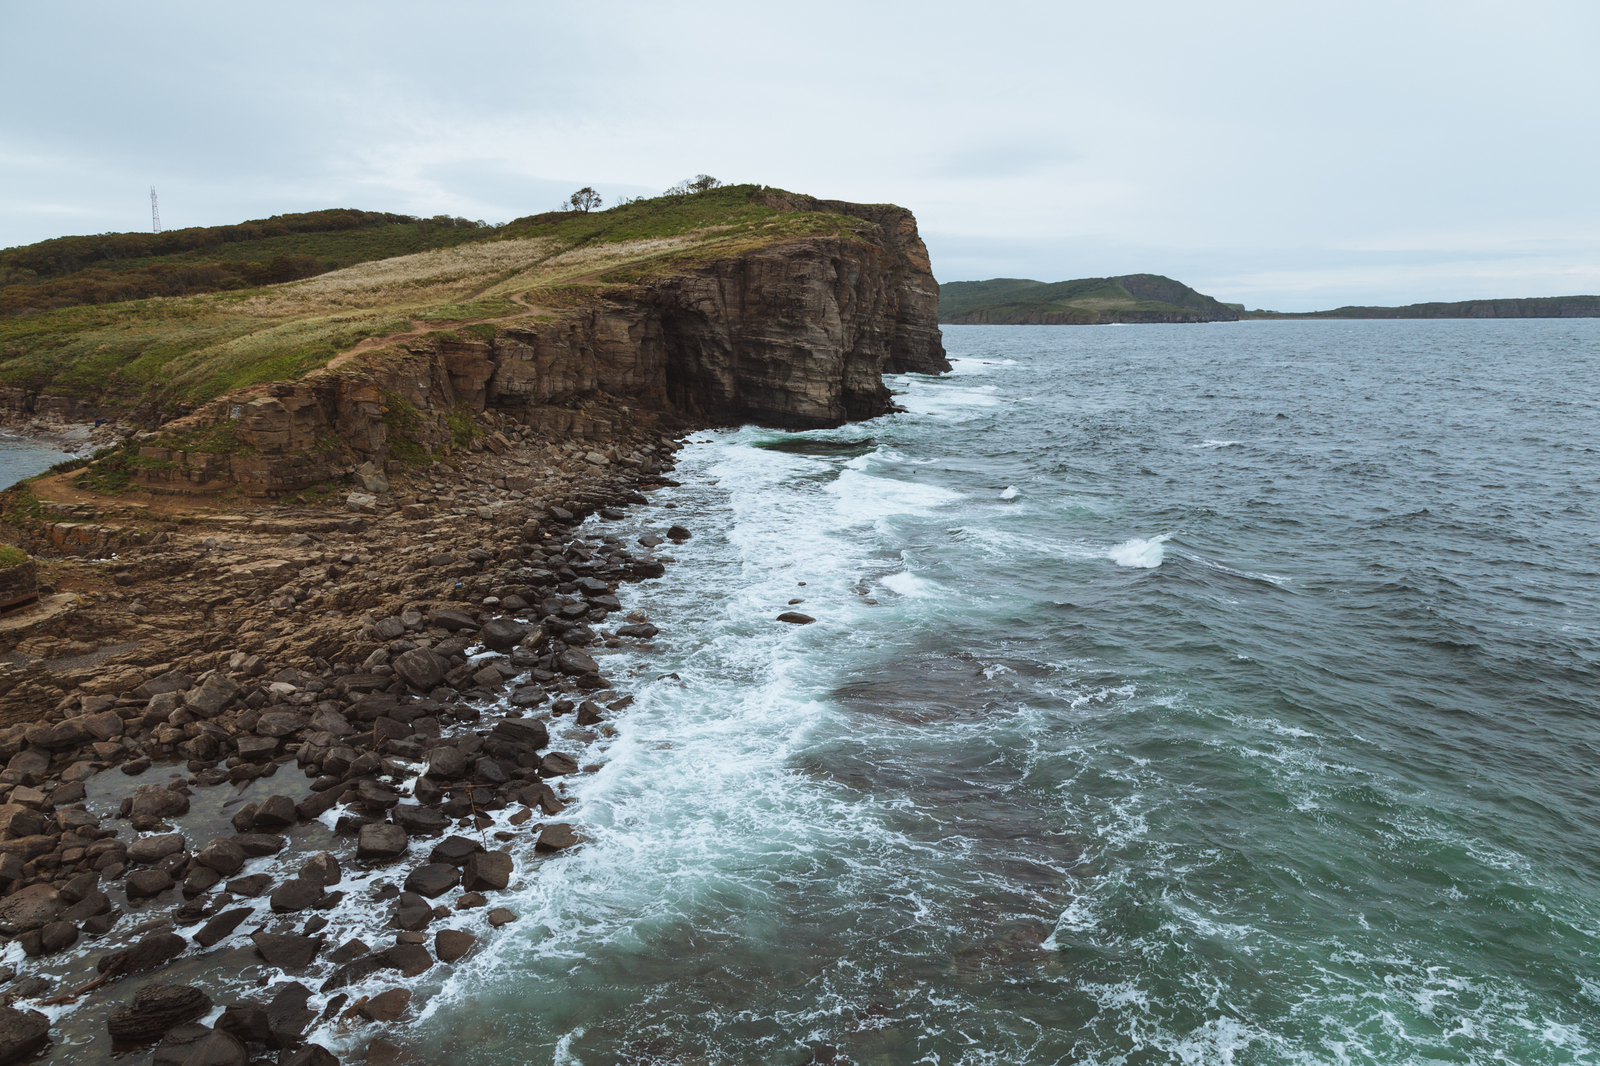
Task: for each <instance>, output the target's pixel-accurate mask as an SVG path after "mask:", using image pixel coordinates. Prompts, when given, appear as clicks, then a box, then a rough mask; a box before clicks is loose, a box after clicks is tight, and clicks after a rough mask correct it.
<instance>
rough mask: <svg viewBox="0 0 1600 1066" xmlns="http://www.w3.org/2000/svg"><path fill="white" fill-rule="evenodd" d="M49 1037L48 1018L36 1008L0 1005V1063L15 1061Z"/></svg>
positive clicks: (37, 1047)
mask: <svg viewBox="0 0 1600 1066" xmlns="http://www.w3.org/2000/svg"><path fill="white" fill-rule="evenodd" d="M49 1039H50V1019H49V1018H47V1017H45V1016H44V1015H43V1014H41V1013H40V1012H39V1011H36V1010H18V1009H17V1008H15V1007H10V1006H7V1007H0V1063H6V1062H16V1061H18V1060H20V1059H23V1058H26V1057H27V1056H29V1055H31V1054H33V1053H34V1052H35V1051H38V1050H39V1049H40V1048H42V1047H44V1045H45V1044H46V1043H47V1042H48V1041H49Z"/></svg>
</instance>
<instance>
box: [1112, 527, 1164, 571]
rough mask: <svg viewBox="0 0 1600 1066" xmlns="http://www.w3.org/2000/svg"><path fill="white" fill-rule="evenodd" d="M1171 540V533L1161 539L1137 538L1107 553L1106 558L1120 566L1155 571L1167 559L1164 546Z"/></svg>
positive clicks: (1161, 536) (1160, 537) (1124, 542)
mask: <svg viewBox="0 0 1600 1066" xmlns="http://www.w3.org/2000/svg"><path fill="white" fill-rule="evenodd" d="M1171 539H1172V534H1171V533H1163V534H1161V535H1160V536H1159V537H1151V538H1149V539H1148V540H1141V539H1139V538H1137V537H1135V538H1134V539H1133V540H1125V541H1123V542H1122V543H1121V544H1118V545H1117V546H1116V547H1115V548H1112V549H1110V550H1109V551H1107V552H1106V558H1108V559H1110V560H1111V561H1112V562H1114V563H1116V564H1117V565H1118V566H1132V567H1138V568H1140V569H1144V570H1153V569H1155V568H1156V567H1158V566H1160V565H1161V561H1162V560H1163V559H1164V558H1166V554H1167V553H1166V549H1165V548H1163V547H1162V545H1163V544H1165V543H1166V542H1167V541H1168V540H1171Z"/></svg>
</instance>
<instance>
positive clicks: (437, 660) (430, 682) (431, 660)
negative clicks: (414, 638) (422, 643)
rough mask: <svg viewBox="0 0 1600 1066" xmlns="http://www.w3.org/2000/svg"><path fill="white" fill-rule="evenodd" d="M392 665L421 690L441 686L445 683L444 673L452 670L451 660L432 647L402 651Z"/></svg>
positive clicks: (409, 682)
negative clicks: (442, 656) (441, 655)
mask: <svg viewBox="0 0 1600 1066" xmlns="http://www.w3.org/2000/svg"><path fill="white" fill-rule="evenodd" d="M391 665H392V666H393V667H394V672H395V673H396V674H397V675H399V676H400V678H401V679H402V680H404V681H405V683H406V684H408V685H410V686H411V687H412V688H414V689H416V690H417V691H419V692H431V691H432V690H433V689H435V688H437V687H439V685H441V684H443V683H444V675H445V674H447V673H449V672H450V663H449V660H447V659H444V658H441V657H440V656H439V655H438V654H437V653H435V652H434V651H433V650H432V649H431V648H412V649H411V650H410V651H407V652H402V653H400V655H399V656H398V657H396V658H395V660H394V662H393V663H392V664H391Z"/></svg>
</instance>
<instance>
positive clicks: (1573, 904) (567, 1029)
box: [404, 321, 1600, 1066]
mask: <svg viewBox="0 0 1600 1066" xmlns="http://www.w3.org/2000/svg"><path fill="white" fill-rule="evenodd" d="M946 343H947V345H948V347H949V349H950V351H951V354H952V356H953V357H954V362H955V363H956V367H957V369H956V371H955V373H953V374H951V375H947V376H944V377H940V378H932V377H921V376H905V377H900V378H896V379H893V380H892V386H893V388H894V389H895V390H896V391H897V392H898V393H899V401H900V402H901V403H902V404H903V405H904V406H905V407H906V408H907V411H906V413H904V414H899V415H894V416H889V417H886V418H882V419H878V420H875V421H873V422H869V423H862V424H857V425H851V426H846V427H844V428H842V429H838V430H830V431H819V432H809V433H783V432H777V431H771V430H762V429H756V428H748V427H747V428H744V429H739V430H730V431H721V432H708V433H700V434H696V435H695V436H693V437H692V438H691V440H692V441H693V443H691V444H690V445H689V446H688V447H686V448H685V449H684V452H683V453H682V459H683V461H682V464H681V466H680V468H679V472H678V474H677V475H676V476H677V477H678V478H680V479H681V481H682V482H683V484H682V486H681V487H679V488H676V489H670V490H664V491H663V492H661V493H660V494H659V495H658V496H657V497H656V498H657V499H658V500H661V501H670V502H673V503H675V504H676V508H675V509H674V510H672V511H663V510H659V509H650V510H649V511H648V512H647V513H646V515H645V518H644V519H643V520H635V521H633V524H631V525H629V526H626V527H625V528H626V529H627V532H628V533H629V534H630V536H631V535H636V534H637V533H638V532H640V531H642V530H643V529H645V528H659V526H660V525H662V524H665V522H666V521H669V520H671V521H681V522H682V523H684V524H685V525H687V526H689V527H690V528H691V529H692V530H693V532H694V538H693V539H692V540H690V541H689V542H687V543H686V544H684V545H682V546H681V547H675V548H673V549H672V552H673V554H674V555H675V556H676V557H677V558H678V559H679V560H680V565H677V566H674V567H670V568H669V570H668V574H667V576H666V577H665V578H664V579H662V580H659V581H655V582H650V583H646V584H642V585H638V586H629V587H628V588H627V589H626V590H625V592H624V596H625V597H626V599H627V604H626V605H627V606H628V607H630V608H640V609H643V610H645V611H647V612H648V613H649V614H650V615H651V617H652V618H653V619H654V620H655V621H656V622H657V623H658V624H660V625H661V626H662V628H663V633H662V635H661V637H660V638H659V639H658V641H657V643H656V644H655V645H654V646H653V647H650V648H648V649H645V650H642V651H630V652H627V653H623V654H620V655H617V656H614V657H613V658H612V659H611V660H610V662H609V664H608V668H609V669H610V671H611V674H612V676H613V677H615V678H616V679H617V681H618V687H619V688H620V689H622V690H624V691H627V692H630V693H633V694H634V695H635V696H636V698H637V703H636V704H635V705H634V706H633V707H631V708H630V709H628V710H627V711H626V712H624V713H622V714H620V715H618V716H617V722H616V724H617V725H618V728H619V729H620V736H618V737H617V738H616V739H614V740H611V741H607V740H604V739H601V740H598V741H596V742H594V743H593V744H592V745H591V746H590V747H589V748H587V749H586V750H585V754H584V758H585V759H588V758H600V757H603V758H604V760H605V767H604V769H603V770H601V771H600V772H598V773H595V774H591V775H584V776H581V777H580V778H578V779H575V780H574V781H573V786H572V787H573V790H574V794H575V795H576V796H577V797H578V800H579V802H578V803H577V804H576V805H575V806H574V807H573V808H572V809H571V812H570V813H571V814H572V816H573V817H574V820H575V821H577V822H580V823H581V824H582V825H583V827H584V831H585V833H586V834H587V835H588V837H589V838H590V841H589V843H588V844H587V845H586V846H585V847H584V848H582V849H580V850H579V851H577V852H575V853H572V854H567V855H563V856H560V857H557V858H553V859H548V860H544V861H542V862H541V863H539V864H538V865H537V867H536V868H534V869H533V871H532V872H531V873H530V874H528V875H527V876H525V877H524V878H523V879H522V880H521V882H520V883H519V885H518V886H514V887H515V890H514V891H513V892H512V893H510V895H509V898H508V899H507V905H509V906H510V907H511V908H512V909H513V910H515V911H516V912H517V914H518V915H519V920H518V921H517V922H516V923H515V924H514V925H512V926H508V927H507V928H506V929H504V930H501V931H500V932H499V933H497V934H495V936H494V938H493V940H492V941H491V943H490V946H489V947H488V948H487V949H486V950H485V951H484V952H483V953H481V954H479V955H477V956H475V957H474V958H473V959H471V960H470V961H468V962H464V963H461V964H458V965H457V966H456V967H455V968H454V970H453V971H450V972H448V973H446V974H445V975H444V976H443V977H438V976H433V977H431V978H430V979H429V980H430V981H431V984H430V991H431V992H433V993H434V994H433V995H432V997H431V999H429V1001H428V1006H427V1007H426V1009H425V1010H424V1012H423V1013H422V1017H421V1018H420V1019H419V1020H416V1021H415V1022H413V1024H412V1025H411V1026H410V1028H409V1031H406V1032H404V1037H405V1038H406V1039H407V1040H410V1041H411V1042H413V1043H414V1044H415V1045H416V1046H417V1047H418V1048H419V1050H421V1051H423V1052H424V1053H425V1054H426V1055H427V1056H428V1057H429V1058H431V1059H432V1060H433V1061H438V1062H448V1063H453V1064H456V1066H469V1064H473V1066H475V1064H494V1066H500V1064H512V1063H560V1064H579V1063H581V1064H585V1066H600V1064H609V1063H621V1062H626V1063H663V1064H664V1063H683V1064H691V1063H708V1064H710V1063H716V1064H723V1063H727V1064H734V1063H739V1064H744V1063H775V1064H788V1063H798V1062H803V1061H807V1060H808V1059H809V1057H810V1055H811V1054H812V1053H813V1051H815V1050H817V1049H818V1048H820V1047H821V1046H822V1045H827V1046H829V1047H831V1048H834V1049H836V1053H837V1055H838V1058H839V1060H841V1061H848V1062H853V1063H863V1064H865V1063H873V1064H878V1063H881V1064H901V1063H906V1064H910V1063H929V1064H940V1066H949V1064H981V1063H996V1064H1001V1063H1005V1064H1019V1063H1027V1064H1032V1063H1085V1064H1091V1063H1092V1064H1106V1066H1110V1064H1129V1066H1133V1064H1154V1063H1236V1064H1268V1063H1382V1064H1399V1063H1474V1064H1477V1063H1518V1064H1543V1063H1586V1062H1597V1061H1600V966H1597V953H1600V813H1597V807H1596V798H1597V794H1600V777H1597V773H1596V768H1597V757H1600V713H1597V712H1600V706H1597V704H1600V685H1597V682H1600V551H1597V548H1596V543H1595V533H1596V530H1597V528H1600V525H1597V519H1600V496H1597V489H1600V486H1597V475H1600V451H1597V449H1600V409H1597V408H1600V358H1597V356H1600V322H1595V321H1528V322H1516V321H1504V322H1502V321H1487V322H1460V321H1441V322H1293V323H1287V322H1270V323H1238V324H1219V325H1212V326H1170V327H1168V326H1137V327H1099V328H1068V327H1048V326H1046V327H955V328H951V329H948V330H947V332H946ZM646 522H648V523H653V525H647V524H645V523H646ZM617 527H618V524H615V523H613V524H608V526H607V528H608V530H614V529H616V528H617ZM791 600H801V601H803V602H802V603H800V604H796V605H794V606H792V607H791V606H790V601H791ZM791 609H793V610H800V611H803V612H806V613H808V614H811V615H813V616H815V617H816V619H817V621H816V623H815V624H813V625H807V626H799V627H797V626H790V625H785V624H781V623H778V622H776V621H775V620H774V619H775V617H776V615H777V614H779V613H780V612H782V611H785V610H791ZM578 739H582V738H570V737H569V738H560V739H559V741H558V745H557V746H562V744H566V745H567V746H569V747H570V746H571V745H572V744H574V743H576V742H577V740H578ZM436 974H437V971H436ZM822 1054H823V1056H824V1057H825V1056H826V1055H827V1054H829V1052H827V1051H826V1050H824V1051H823V1052H822Z"/></svg>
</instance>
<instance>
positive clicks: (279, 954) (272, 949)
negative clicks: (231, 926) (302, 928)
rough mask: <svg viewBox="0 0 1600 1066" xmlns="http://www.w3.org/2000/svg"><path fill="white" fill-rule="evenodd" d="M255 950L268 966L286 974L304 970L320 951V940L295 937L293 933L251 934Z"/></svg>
mask: <svg viewBox="0 0 1600 1066" xmlns="http://www.w3.org/2000/svg"><path fill="white" fill-rule="evenodd" d="M250 939H251V940H253V941H254V942H255V945H256V950H257V951H259V952H260V953H261V957H262V958H263V959H266V960H267V964H268V965H270V966H276V967H277V968H278V969H280V970H283V971H285V972H287V973H295V972H298V971H300V970H303V969H305V968H306V967H307V966H309V965H310V964H311V960H312V959H314V958H316V957H317V953H318V952H319V951H321V950H322V940H321V938H313V937H309V936H296V935H295V934H293V933H252V934H251V935H250Z"/></svg>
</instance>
